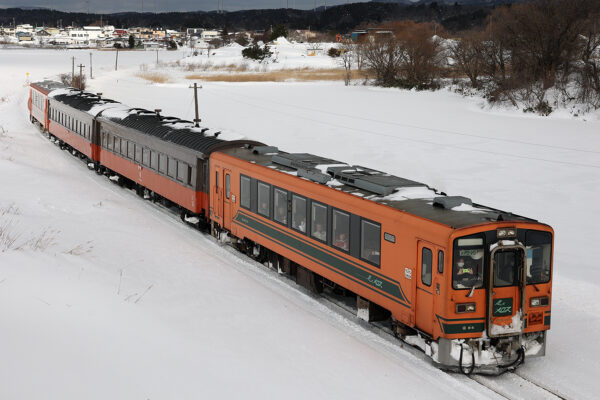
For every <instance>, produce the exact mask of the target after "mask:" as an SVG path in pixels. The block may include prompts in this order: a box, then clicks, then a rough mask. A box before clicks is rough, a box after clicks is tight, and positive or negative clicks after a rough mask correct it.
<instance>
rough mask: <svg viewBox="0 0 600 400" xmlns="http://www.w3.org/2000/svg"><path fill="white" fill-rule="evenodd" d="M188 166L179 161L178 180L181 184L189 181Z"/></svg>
mask: <svg viewBox="0 0 600 400" xmlns="http://www.w3.org/2000/svg"><path fill="white" fill-rule="evenodd" d="M186 174H187V166H186V163H184V162H181V161H177V179H178V180H180V181H181V182H186V181H187V176H186Z"/></svg>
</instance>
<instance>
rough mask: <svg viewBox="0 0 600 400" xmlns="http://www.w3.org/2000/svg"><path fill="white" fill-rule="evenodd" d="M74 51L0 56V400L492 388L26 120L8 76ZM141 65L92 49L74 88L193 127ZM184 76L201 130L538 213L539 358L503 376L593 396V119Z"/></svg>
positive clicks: (450, 100) (175, 91)
mask: <svg viewBox="0 0 600 400" xmlns="http://www.w3.org/2000/svg"><path fill="white" fill-rule="evenodd" d="M73 55H74V56H76V57H77V59H76V63H77V64H79V63H80V62H81V63H84V64H86V65H87V60H89V51H69V52H66V51H49V50H0V72H1V74H0V188H1V189H0V230H1V229H3V228H5V230H6V231H9V232H11V234H12V235H18V237H17V238H16V241H15V243H14V244H13V245H12V246H11V247H22V248H21V249H20V250H7V251H3V247H2V244H1V243H0V321H1V324H0V328H1V329H0V349H1V350H2V351H1V354H2V363H1V364H0V376H1V377H2V382H1V384H0V398H2V399H4V398H6V399H32V398H45V399H59V398H60V399H79V398H86V399H95V398H98V399H100V398H102V399H106V398H117V399H131V398H135V399H138V398H139V399H146V398H149V399H159V398H166V399H172V398H177V399H188V398H189V399H191V398H194V399H195V398H201V397H217V398H232V397H241V396H244V397H249V398H275V397H285V398H307V397H312V398H357V399H358V398H366V397H373V398H389V399H392V398H404V397H408V398H411V397H419V398H432V397H434V396H437V397H444V398H461V399H462V398H494V397H495V396H496V395H495V393H493V392H491V391H488V390H487V389H485V388H481V387H478V386H474V385H473V384H471V383H470V382H471V381H465V380H464V379H461V378H460V377H458V376H456V375H452V374H446V373H444V372H441V371H439V370H437V369H435V368H433V367H431V366H430V365H429V364H428V363H427V362H423V361H422V360H421V359H420V358H418V357H415V356H413V355H412V353H410V352H406V351H405V350H403V349H401V348H400V347H390V346H388V345H385V344H384V343H382V342H381V341H380V340H378V339H377V337H374V335H373V334H371V333H370V332H368V331H365V330H364V329H362V328H360V327H359V326H358V325H357V324H356V323H354V322H353V321H352V320H348V319H346V318H344V317H341V316H339V315H336V314H335V313H332V312H331V311H329V309H328V308H326V307H323V305H322V304H321V303H319V302H317V301H315V300H314V299H312V298H311V297H309V296H307V295H305V294H304V293H303V292H302V291H301V290H297V289H295V288H294V287H290V286H288V285H286V284H282V283H281V281H279V280H278V279H275V278H274V277H273V275H272V274H269V273H268V272H266V271H264V270H263V269H261V268H260V267H257V266H256V265H255V264H253V263H251V262H248V261H246V260H244V259H243V258H240V257H237V256H236V255H235V254H233V253H232V252H230V251H228V250H227V248H224V247H222V246H220V245H219V244H217V243H215V242H214V241H213V240H212V239H211V238H208V237H206V236H203V235H201V234H199V233H197V232H195V231H193V230H191V229H189V228H187V227H186V226H184V225H182V224H181V223H180V222H179V221H178V220H177V219H176V218H174V217H173V216H171V215H169V214H167V213H165V212H164V211H162V210H159V209H158V208H156V207H154V206H152V205H151V204H149V203H147V202H143V201H141V200H139V199H138V198H137V197H136V196H135V195H134V194H133V193H131V192H129V191H124V190H122V189H120V188H118V187H117V186H115V185H113V184H111V183H110V182H109V181H108V180H107V179H106V178H103V177H99V176H97V175H95V174H93V173H90V172H89V171H88V170H87V168H86V167H85V165H84V164H83V163H81V162H80V161H78V160H76V159H75V158H73V157H71V156H69V155H68V154H67V153H65V152H61V151H60V150H59V149H58V148H57V147H55V146H54V145H52V144H51V143H50V142H49V141H47V140H46V139H44V138H42V137H41V135H39V133H38V132H37V130H36V129H35V128H33V127H32V126H31V125H30V124H29V122H28V119H27V110H26V96H27V88H26V79H27V76H26V73H29V74H30V75H29V79H30V80H31V81H36V80H41V79H43V78H47V77H52V76H53V75H56V74H58V73H64V72H69V71H70V67H71V59H70V57H71V56H73ZM184 55H186V53H185V51H179V52H161V53H160V57H161V59H162V60H164V61H169V60H172V61H174V60H176V59H178V58H180V57H182V56H184ZM311 59H312V58H311ZM155 60H156V53H155V52H121V53H120V54H119V64H120V66H119V71H118V72H115V71H114V53H113V52H102V51H100V52H96V51H94V75H95V77H96V78H95V79H94V80H92V81H91V82H90V90H92V91H94V92H103V93H104V95H105V96H107V97H111V98H114V99H116V100H119V101H122V102H124V103H127V104H130V105H132V106H139V107H146V108H149V109H155V108H162V109H163V114H165V115H166V114H171V115H176V116H179V117H184V118H188V119H191V118H193V93H192V91H191V90H190V89H189V88H188V87H189V83H190V82H185V81H177V82H175V83H172V84H163V85H151V84H148V83H147V82H146V81H144V80H142V79H140V78H137V77H135V73H136V72H138V71H139V70H140V67H139V65H140V64H148V65H151V64H153V63H154V62H155ZM240 61H241V59H240ZM202 86H203V88H202V90H201V91H200V93H199V98H200V113H201V117H202V118H203V124H204V125H206V126H208V127H210V128H211V129H216V130H222V131H223V132H224V135H225V136H226V137H229V138H235V137H249V138H253V139H256V140H259V141H263V142H266V143H269V144H271V145H277V146H279V147H281V148H283V149H285V150H291V151H297V152H302V151H306V152H312V153H317V154H320V155H324V156H328V157H331V158H335V159H338V160H340V161H345V162H348V163H353V164H361V165H366V166H369V167H372V168H376V169H380V170H385V171H387V172H390V173H393V174H397V175H400V176H403V177H407V178H410V179H414V180H417V181H421V182H424V183H427V184H429V185H431V186H433V187H436V188H437V189H439V190H443V191H445V192H447V193H449V194H458V195H466V196H469V197H471V198H472V199H473V200H474V201H475V202H478V203H483V204H486V205H489V206H492V207H498V208H502V209H507V210H509V211H512V212H515V213H518V214H524V215H527V216H530V217H534V218H537V219H539V220H541V221H544V222H547V223H549V224H551V225H552V226H553V227H554V229H555V230H556V249H555V274H554V294H553V313H552V314H553V316H552V329H551V331H550V334H549V341H548V348H547V356H546V357H544V358H542V359H539V360H528V361H527V362H526V364H525V365H523V366H522V367H521V369H520V373H521V374H523V375H525V376H528V377H530V378H531V379H532V380H535V381H536V382H541V383H543V384H544V385H545V386H548V387H550V388H552V389H554V390H556V391H557V392H559V393H560V394H562V395H563V396H565V397H568V398H577V399H586V398H587V399H592V398H596V397H597V392H598V389H600V383H599V382H598V381H597V379H596V375H597V371H598V370H600V361H599V360H600V348H599V347H598V346H596V345H595V343H596V342H597V337H596V335H597V333H598V332H600V300H599V298H598V296H597V295H596V293H597V292H598V290H599V286H600V267H599V266H598V260H600V248H599V246H597V245H596V241H597V239H598V237H599V235H598V233H597V229H598V226H600V202H598V201H597V199H598V198H600V121H599V120H600V118H599V117H600V115H599V114H598V113H596V114H588V115H586V116H584V117H578V118H573V117H571V116H570V115H568V113H564V114H561V113H558V114H556V115H554V114H553V115H552V116H550V117H537V116H532V115H526V114H523V113H522V112H520V111H513V110H503V109H489V108H488V107H487V106H485V104H484V103H483V101H482V100H481V99H477V98H463V97H460V96H458V95H455V94H453V93H450V92H446V91H442V92H408V91H400V90H394V89H379V88H373V87H364V86H351V87H344V86H343V83H341V82H340V83H318V82H315V83H285V84H275V83H261V84H258V83H237V84H233V83H229V84H225V83H207V82H202ZM7 227H8V228H7ZM6 228H7V229H6ZM506 379H507V378H498V382H499V383H501V382H504V381H505V380H506ZM516 397H519V395H517V396H516ZM520 397H521V398H529V396H528V395H527V394H521V395H520Z"/></svg>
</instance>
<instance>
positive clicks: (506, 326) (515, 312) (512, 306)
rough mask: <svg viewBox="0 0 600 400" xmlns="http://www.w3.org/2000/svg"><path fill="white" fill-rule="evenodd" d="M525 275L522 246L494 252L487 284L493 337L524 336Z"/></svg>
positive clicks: (508, 247)
mask: <svg viewBox="0 0 600 400" xmlns="http://www.w3.org/2000/svg"><path fill="white" fill-rule="evenodd" d="M525 274H526V271H525V248H524V247H523V246H518V245H517V246H502V247H497V248H496V249H494V251H492V254H491V262H490V274H489V281H488V287H489V290H488V295H489V301H488V335H489V336H490V337H499V336H508V335H515V334H520V333H522V332H523V328H524V325H523V321H524V315H523V312H524V310H523V308H524V293H525V285H526V281H525V280H526V275H525Z"/></svg>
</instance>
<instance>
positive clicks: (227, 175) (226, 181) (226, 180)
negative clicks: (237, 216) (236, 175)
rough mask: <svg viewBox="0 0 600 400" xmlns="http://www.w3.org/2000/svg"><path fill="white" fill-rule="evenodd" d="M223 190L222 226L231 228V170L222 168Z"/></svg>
mask: <svg viewBox="0 0 600 400" xmlns="http://www.w3.org/2000/svg"><path fill="white" fill-rule="evenodd" d="M222 175H223V185H222V187H223V190H224V191H225V193H224V194H225V195H224V196H222V199H223V228H225V229H231V205H232V199H231V171H230V170H228V169H225V168H223V174H222Z"/></svg>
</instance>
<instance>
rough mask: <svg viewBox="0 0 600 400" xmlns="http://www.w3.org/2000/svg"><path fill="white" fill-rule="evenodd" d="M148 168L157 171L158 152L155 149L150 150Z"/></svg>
mask: <svg viewBox="0 0 600 400" xmlns="http://www.w3.org/2000/svg"><path fill="white" fill-rule="evenodd" d="M150 168H152V169H154V170H157V171H158V153H157V152H155V151H151V152H150Z"/></svg>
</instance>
